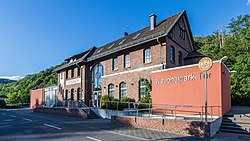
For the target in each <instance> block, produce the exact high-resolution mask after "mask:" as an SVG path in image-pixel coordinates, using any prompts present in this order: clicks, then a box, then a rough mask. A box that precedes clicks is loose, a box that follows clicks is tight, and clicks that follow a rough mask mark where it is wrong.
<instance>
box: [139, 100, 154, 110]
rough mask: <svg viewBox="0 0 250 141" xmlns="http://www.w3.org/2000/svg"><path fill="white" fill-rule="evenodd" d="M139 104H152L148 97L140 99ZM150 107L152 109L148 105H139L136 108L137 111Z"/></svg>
mask: <svg viewBox="0 0 250 141" xmlns="http://www.w3.org/2000/svg"><path fill="white" fill-rule="evenodd" d="M140 102H141V103H152V100H151V98H149V97H144V98H142V99H141V101H140ZM151 107H152V105H150V106H149V105H148V104H140V105H139V106H138V109H146V108H151Z"/></svg>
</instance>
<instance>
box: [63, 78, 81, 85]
mask: <svg viewBox="0 0 250 141" xmlns="http://www.w3.org/2000/svg"><path fill="white" fill-rule="evenodd" d="M78 83H81V78H76V79H72V80H67V81H66V85H73V84H78Z"/></svg>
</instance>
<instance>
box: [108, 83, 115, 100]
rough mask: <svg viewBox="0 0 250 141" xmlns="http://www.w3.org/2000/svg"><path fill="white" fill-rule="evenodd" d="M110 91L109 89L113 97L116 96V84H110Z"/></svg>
mask: <svg viewBox="0 0 250 141" xmlns="http://www.w3.org/2000/svg"><path fill="white" fill-rule="evenodd" d="M108 91H109V96H110V97H111V98H114V91H115V86H114V84H109V86H108Z"/></svg>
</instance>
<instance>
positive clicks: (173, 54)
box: [170, 46, 175, 63]
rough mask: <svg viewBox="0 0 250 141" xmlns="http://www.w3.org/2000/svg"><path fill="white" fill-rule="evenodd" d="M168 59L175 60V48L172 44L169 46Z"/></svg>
mask: <svg viewBox="0 0 250 141" xmlns="http://www.w3.org/2000/svg"><path fill="white" fill-rule="evenodd" d="M170 61H171V62H173V63H174V62H175V49H174V47H172V46H171V47H170Z"/></svg>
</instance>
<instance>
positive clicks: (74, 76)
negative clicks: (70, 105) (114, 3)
mask: <svg viewBox="0 0 250 141" xmlns="http://www.w3.org/2000/svg"><path fill="white" fill-rule="evenodd" d="M149 21H150V22H149V23H150V25H149V26H147V27H145V28H143V29H141V30H139V31H136V32H134V33H131V34H128V33H125V34H124V37H122V38H120V39H117V40H115V41H113V42H110V43H108V44H106V45H104V46H101V47H99V48H97V47H92V48H90V49H88V50H87V51H85V52H83V53H80V54H77V55H73V56H71V57H69V58H67V59H65V63H64V65H62V66H60V67H58V68H56V69H55V71H56V72H57V73H58V88H59V99H60V100H66V99H72V100H80V99H83V100H85V102H86V103H88V101H89V100H91V99H98V98H99V97H100V96H101V95H104V94H109V95H110V96H111V97H114V98H117V99H122V98H123V97H129V98H132V99H134V100H135V101H138V100H140V99H141V98H142V97H145V92H146V90H145V89H146V88H145V80H146V79H147V80H148V81H150V79H151V72H152V71H155V70H161V69H166V68H172V67H177V66H182V65H188V64H194V63H197V62H198V61H199V60H200V58H202V57H204V55H202V54H200V53H198V52H197V51H196V49H195V46H194V43H193V37H192V33H191V29H190V25H189V22H188V18H187V14H186V11H182V12H180V13H178V14H176V15H173V16H171V17H169V18H167V19H165V20H162V21H160V22H156V15H155V14H152V15H150V20H149Z"/></svg>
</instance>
